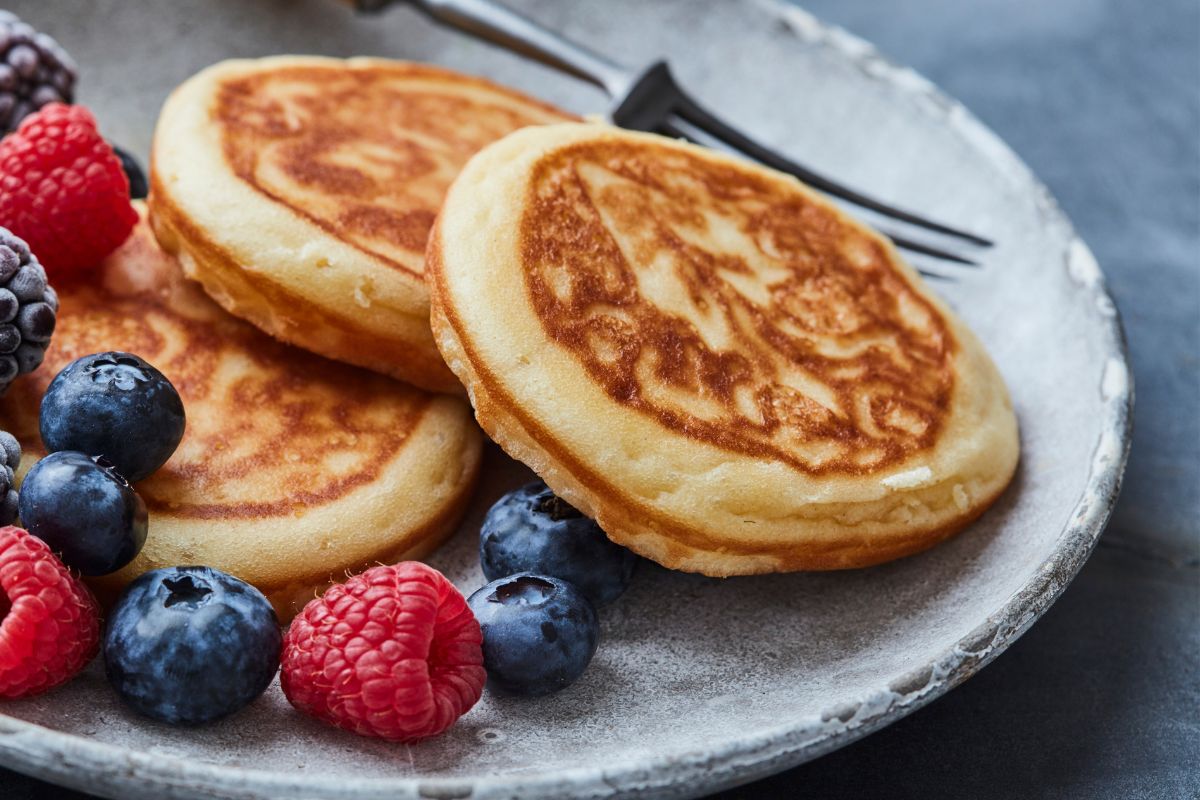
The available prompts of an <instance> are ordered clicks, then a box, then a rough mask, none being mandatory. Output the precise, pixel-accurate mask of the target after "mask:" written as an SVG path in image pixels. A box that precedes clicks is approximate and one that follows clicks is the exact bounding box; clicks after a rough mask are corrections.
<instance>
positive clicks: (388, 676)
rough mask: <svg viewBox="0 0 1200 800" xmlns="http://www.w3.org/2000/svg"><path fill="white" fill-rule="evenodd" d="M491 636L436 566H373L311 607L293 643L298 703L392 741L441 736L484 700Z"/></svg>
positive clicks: (293, 689) (289, 658)
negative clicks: (486, 650)
mask: <svg viewBox="0 0 1200 800" xmlns="http://www.w3.org/2000/svg"><path fill="white" fill-rule="evenodd" d="M486 679H487V673H486V672H485V671H484V669H483V635H482V633H480V630H479V623H478V622H476V621H475V616H474V615H473V614H472V613H471V609H469V608H468V607H467V601H466V600H465V599H463V596H462V594H460V593H459V591H458V589H456V588H454V584H452V583H450V581H448V580H446V578H445V576H444V575H442V573H440V572H438V571H437V570H435V569H433V568H432V567H428V566H426V565H424V564H422V563H420V562H418V561H405V562H403V563H401V564H396V565H395V566H392V567H373V568H372V569H369V570H367V571H366V572H364V573H363V574H361V575H357V576H355V577H353V578H351V579H350V580H348V581H346V582H345V583H344V584H340V585H337V586H333V587H331V588H330V589H329V590H328V591H326V592H325V594H324V596H323V597H319V598H317V599H316V600H313V601H312V602H310V603H309V604H308V605H306V606H305V607H304V610H303V611H301V612H300V615H299V616H298V617H296V618H295V619H294V620H292V626H291V627H290V628H289V629H288V632H287V635H286V636H285V637H284V639H283V658H282V661H281V664H280V683H281V684H282V686H283V693H284V694H285V695H287V698H288V700H289V701H291V704H292V705H294V706H295V707H296V708H298V709H300V710H301V711H303V712H305V713H307V714H311V715H313V716H314V717H317V718H318V719H323V720H325V721H326V722H329V723H331V724H333V725H336V726H337V727H339V728H345V729H346V730H349V731H354V732H355V733H358V734H362V735H363V736H378V737H380V738H382V739H393V740H397V741H412V740H414V739H423V738H425V737H427V736H436V735H437V734H439V733H441V732H442V731H444V730H446V729H447V728H449V727H450V726H451V725H453V724H454V721H455V720H456V719H458V718H459V717H461V716H462V715H463V714H465V713H466V712H467V710H468V709H470V708H471V706H473V705H475V703H476V701H478V700H479V697H480V695H482V694H483V684H484V681H485V680H486Z"/></svg>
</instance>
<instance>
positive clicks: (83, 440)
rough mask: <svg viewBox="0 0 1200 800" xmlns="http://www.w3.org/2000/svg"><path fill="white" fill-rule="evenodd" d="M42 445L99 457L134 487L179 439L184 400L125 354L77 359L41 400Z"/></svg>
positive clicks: (145, 365)
mask: <svg viewBox="0 0 1200 800" xmlns="http://www.w3.org/2000/svg"><path fill="white" fill-rule="evenodd" d="M40 422H41V432H42V441H43V442H45V444H46V448H47V449H49V450H50V451H51V452H53V451H56V450H79V451H81V452H84V453H87V454H88V455H93V456H104V457H105V458H106V459H108V460H109V461H111V462H112V463H113V465H115V466H116V468H117V471H118V472H120V473H121V474H122V475H124V476H125V477H126V478H127V479H129V481H131V482H133V483H136V482H137V481H140V480H142V479H143V478H145V477H147V476H149V475H150V474H151V473H153V472H154V471H155V470H156V469H158V468H159V467H161V466H162V465H163V464H165V463H166V462H167V459H168V458H170V457H171V454H172V453H174V452H175V448H176V447H178V446H179V440H180V439H182V438H183V428H184V413H183V401H181V400H180V399H179V393H178V392H176V391H175V387H174V386H172V385H171V382H170V381H169V380H167V379H166V377H164V376H163V374H162V373H161V372H159V371H158V370H157V369H155V368H154V367H152V366H151V365H150V364H148V363H147V362H146V361H145V360H143V359H141V358H138V357H137V356H135V355H131V354H129V353H116V352H112V353H96V354H94V355H90V356H84V357H83V358H79V359H76V360H75V361H72V362H71V363H70V364H67V366H65V367H64V368H63V371H62V372H60V373H58V375H57V376H55V378H54V380H53V381H51V382H50V386H49V388H47V389H46V396H45V397H44V398H42V411H41V420H40Z"/></svg>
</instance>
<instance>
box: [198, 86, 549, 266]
mask: <svg viewBox="0 0 1200 800" xmlns="http://www.w3.org/2000/svg"><path fill="white" fill-rule="evenodd" d="M426 80H428V81H429V82H428V83H424V82H423V81H426ZM439 82H441V83H439ZM447 87H449V91H448V89H447ZM475 88H479V89H480V90H481V91H479V92H478V93H472V90H473V89H475ZM510 99H511V100H512V102H505V101H506V100H510ZM213 116H214V120H215V121H216V122H217V123H218V125H219V126H220V129H221V136H222V145H223V148H224V153H225V157H226V159H227V161H228V162H229V164H230V166H231V168H232V170H233V172H234V173H235V174H236V175H237V176H238V177H239V178H241V179H242V180H244V181H245V182H247V183H248V184H250V185H251V186H253V187H254V188H255V189H256V190H257V191H259V192H261V193H262V194H264V195H266V196H267V197H269V198H270V199H272V200H274V201H275V202H278V203H281V204H283V205H286V206H288V207H289V208H291V209H293V210H294V211H296V212H297V213H300V214H301V215H303V216H304V217H305V218H307V219H308V220H310V221H311V222H313V223H315V224H316V225H318V226H320V227H321V228H322V229H324V230H325V231H327V232H328V233H330V234H331V235H333V236H336V237H338V238H340V239H342V240H344V241H346V242H349V243H351V244H353V245H354V246H355V247H357V248H359V249H360V250H362V251H364V252H366V253H369V254H371V255H374V256H377V257H378V258H380V259H382V260H383V261H384V262H385V263H387V264H388V265H389V266H391V267H393V268H395V269H397V270H401V271H405V272H409V273H411V274H414V275H418V276H419V275H423V274H424V264H423V253H424V250H425V243H426V240H427V238H428V235H429V230H430V228H431V227H432V225H433V220H434V217H435V215H436V213H437V210H438V207H439V206H440V205H441V202H442V198H443V196H444V195H445V191H446V188H447V187H448V186H449V185H450V182H451V181H452V180H453V179H454V177H455V175H457V174H458V171H459V169H461V167H462V165H463V164H464V163H466V161H467V159H468V158H470V157H471V155H472V154H474V153H475V152H476V151H478V150H479V149H480V148H481V147H483V146H484V145H486V144H488V143H490V142H492V141H495V140H496V139H499V138H501V137H502V136H504V135H506V134H508V133H510V132H512V131H514V130H517V129H518V128H522V127H525V126H527V125H533V124H538V123H544V122H548V121H561V120H566V119H571V117H570V116H569V115H566V114H564V113H563V112H561V111H558V110H557V109H554V108H552V107H551V106H548V105H546V106H542V105H539V104H537V103H536V102H535V101H532V100H530V99H529V98H527V97H524V96H520V95H516V94H515V93H509V92H507V90H505V89H503V88H501V87H498V86H496V85H494V84H490V83H484V82H482V81H479V80H477V79H474V78H470V77H467V76H464V75H459V74H456V73H448V72H446V71H444V70H439V69H437V68H434V67H428V66H423V65H416V64H386V63H385V62H372V68H371V69H357V70H349V69H341V68H339V69H331V68H328V67H315V66H296V67H287V68H279V69H275V70H271V71H267V72H261V73H256V74H251V75H247V76H241V77H231V78H229V79H227V80H225V81H223V82H222V84H221V87H220V90H219V92H218V93H217V98H216V103H215V107H214V110H213Z"/></svg>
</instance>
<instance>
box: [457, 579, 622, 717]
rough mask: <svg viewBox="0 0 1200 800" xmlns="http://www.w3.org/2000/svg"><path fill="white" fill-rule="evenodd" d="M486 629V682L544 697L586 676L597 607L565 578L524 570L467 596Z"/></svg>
mask: <svg viewBox="0 0 1200 800" xmlns="http://www.w3.org/2000/svg"><path fill="white" fill-rule="evenodd" d="M467 603H468V605H470V606H471V611H472V612H474V614H475V618H476V619H477V620H479V627H480V628H481V629H482V630H483V665H484V667H485V668H487V673H488V682H489V683H490V684H491V685H492V686H494V687H496V688H499V689H501V690H503V691H507V692H512V693H514V694H524V695H543V694H549V693H551V692H557V691H558V690H559V689H562V688H565V687H567V686H570V685H571V684H572V683H574V682H575V681H576V679H578V678H579V676H580V675H582V674H583V671H584V670H585V669H586V668H587V665H588V663H589V662H590V661H591V660H592V655H593V654H594V653H595V652H596V643H597V641H598V640H599V638H600V625H599V622H598V621H597V619H596V610H595V608H593V607H592V604H591V603H589V602H588V599H587V598H586V597H584V596H583V594H582V593H581V592H580V591H579V590H578V589H576V588H575V587H574V586H572V585H571V584H570V583H567V582H566V581H564V580H559V579H558V578H553V577H551V576H549V575H535V574H533V573H530V572H523V573H520V574H518V575H509V576H508V577H506V578H501V579H500V580H497V581H492V582H491V583H489V584H488V585H487V586H484V587H483V588H482V589H480V590H479V591H477V592H475V593H474V594H473V595H471V597H470V598H469V599H468V600H467Z"/></svg>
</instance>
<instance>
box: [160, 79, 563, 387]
mask: <svg viewBox="0 0 1200 800" xmlns="http://www.w3.org/2000/svg"><path fill="white" fill-rule="evenodd" d="M570 118H571V117H570V116H569V115H567V114H565V113H564V112H561V111H558V110H557V109H555V108H552V107H551V106H548V105H546V104H544V103H541V102H539V101H537V100H534V99H532V98H529V97H526V96H524V95H521V94H518V93H516V92H514V91H511V90H509V89H505V88H503V87H501V86H497V85H496V84H493V83H489V82H488V81H484V80H481V79H479V78H472V77H469V76H466V75H461V74H459V73H456V72H451V71H449V70H444V69H438V68H436V67H431V66H426V65H422V64H410V63H406V62H400V61H386V60H382V59H367V58H354V59H350V60H347V61H343V60H338V59H331V58H315V57H296V56H282V57H275V58H264V59H259V60H253V61H250V60H242V61H225V62H222V63H220V64H217V65H215V66H212V67H209V68H208V69H206V70H204V71H202V72H200V73H199V74H197V75H195V76H194V77H192V78H191V79H189V80H188V81H186V82H185V83H184V84H183V85H181V86H180V87H179V88H178V89H176V90H175V92H174V93H173V94H172V95H171V97H170V98H169V99H168V100H167V103H166V105H165V106H164V108H163V111H162V115H161V116H160V118H159V121H158V127H157V129H156V131H155V135H154V149H153V158H152V163H151V193H150V210H151V222H152V224H153V226H154V230H155V232H156V234H157V235H158V237H159V240H160V241H161V242H162V244H163V246H164V247H165V248H166V249H167V250H168V251H170V252H173V253H177V254H179V256H180V258H181V261H182V263H183V265H184V269H185V271H186V273H187V275H188V276H189V277H191V278H194V279H196V280H198V281H200V283H202V284H203V285H204V288H205V289H206V290H207V291H208V293H209V294H210V295H212V296H213V297H214V298H215V299H216V300H217V301H218V302H219V303H220V304H221V305H223V306H224V307H225V308H226V310H228V311H230V312H231V313H233V314H235V315H237V316H240V317H242V318H244V319H247V320H249V321H250V322H252V323H254V324H255V325H257V326H258V327H260V328H262V329H263V330H265V331H267V332H268V333H270V334H272V335H273V336H276V337H278V338H279V339H282V340H284V341H286V342H290V343H291V344H295V345H298V346H300V347H304V348H306V349H308V350H311V351H313V352H315V353H319V354H320V355H323V356H327V357H329V358H333V359H337V360H339V361H345V362H348V363H351V364H357V365H359V366H363V367H367V368H369V369H373V370H376V371H378V372H382V373H384V374H386V375H391V376H393V377H396V378H400V379H403V380H406V381H408V382H410V383H412V384H415V385H417V386H420V387H422V388H425V389H429V390H432V391H449V392H461V391H462V388H461V386H459V384H458V382H457V381H456V380H455V378H454V376H453V375H452V374H451V373H450V371H449V370H448V369H447V368H446V366H445V364H444V363H443V362H442V359H441V357H440V356H439V355H438V351H437V348H436V346H435V345H434V342H433V337H432V335H431V333H430V331H429V291H428V289H427V288H426V286H425V278H424V272H425V268H424V259H423V254H424V251H425V242H426V239H427V237H428V233H429V229H430V227H431V226H432V225H433V220H434V216H435V215H436V214H437V210H438V208H439V207H440V206H441V202H442V197H443V195H444V194H445V190H446V187H447V186H449V185H450V181H451V180H452V179H453V178H454V176H455V175H456V174H457V173H458V170H459V168H460V167H462V165H463V164H464V163H466V160H467V159H468V158H469V157H470V156H471V155H472V154H473V153H475V152H476V151H477V150H478V149H479V148H480V147H482V146H483V145H485V144H487V143H489V142H492V141H494V140H496V139H498V138H500V137H502V136H504V135H505V134H507V133H510V132H511V131H514V130H516V129H518V128H521V127H524V126H526V125H533V124H540V123H546V122H560V121H562V120H565V119H570Z"/></svg>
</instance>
